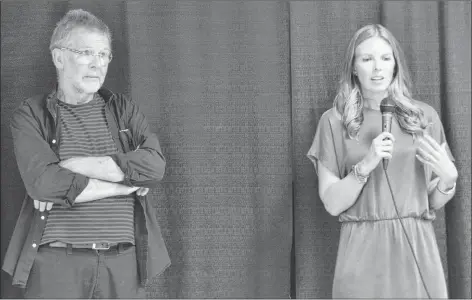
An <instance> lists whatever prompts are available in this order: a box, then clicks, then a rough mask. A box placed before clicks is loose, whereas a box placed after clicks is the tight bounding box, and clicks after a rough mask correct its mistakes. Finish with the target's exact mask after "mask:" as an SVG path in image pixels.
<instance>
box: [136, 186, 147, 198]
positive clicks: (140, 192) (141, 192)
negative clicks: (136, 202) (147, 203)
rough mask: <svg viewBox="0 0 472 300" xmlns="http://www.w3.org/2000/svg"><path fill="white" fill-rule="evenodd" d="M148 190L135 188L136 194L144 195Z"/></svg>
mask: <svg viewBox="0 0 472 300" xmlns="http://www.w3.org/2000/svg"><path fill="white" fill-rule="evenodd" d="M148 192H149V188H145V187H141V188H139V189H137V190H136V195H138V196H146V195H147V193H148Z"/></svg>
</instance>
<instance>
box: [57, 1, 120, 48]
mask: <svg viewBox="0 0 472 300" xmlns="http://www.w3.org/2000/svg"><path fill="white" fill-rule="evenodd" d="M76 28H84V29H89V30H96V31H99V32H101V33H103V34H104V35H105V36H106V37H107V38H108V40H109V41H110V44H111V32H110V29H109V28H108V26H107V25H106V24H105V23H104V22H103V21H102V20H100V19H99V18H97V17H96V16H94V15H93V14H91V13H89V12H88V11H85V10H83V9H73V10H70V11H68V12H67V13H66V15H65V16H64V17H63V18H62V19H61V20H60V21H59V22H57V24H56V28H55V29H54V32H53V33H52V37H51V43H50V44H49V50H50V51H52V50H53V49H54V48H61V47H64V46H66V45H65V44H66V43H67V41H68V39H69V37H70V33H71V32H72V30H74V29H76Z"/></svg>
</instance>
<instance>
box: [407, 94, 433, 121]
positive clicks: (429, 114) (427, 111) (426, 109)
mask: <svg viewBox="0 0 472 300" xmlns="http://www.w3.org/2000/svg"><path fill="white" fill-rule="evenodd" d="M411 101H412V103H413V104H414V105H415V106H416V107H419V108H421V110H423V113H424V116H425V118H426V119H427V120H430V121H434V120H436V119H437V118H439V115H438V112H437V111H436V109H434V107H432V106H431V105H429V104H428V103H426V102H423V101H420V100H414V99H413V100H411Z"/></svg>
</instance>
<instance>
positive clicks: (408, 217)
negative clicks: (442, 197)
mask: <svg viewBox="0 0 472 300" xmlns="http://www.w3.org/2000/svg"><path fill="white" fill-rule="evenodd" d="M400 219H418V220H422V221H432V220H433V219H434V218H433V219H429V218H425V217H423V216H400V217H391V218H382V219H358V220H341V219H340V220H339V222H341V223H372V222H381V221H394V220H400Z"/></svg>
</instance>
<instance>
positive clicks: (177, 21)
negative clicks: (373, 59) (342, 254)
mask: <svg viewBox="0 0 472 300" xmlns="http://www.w3.org/2000/svg"><path fill="white" fill-rule="evenodd" d="M71 8H83V9H86V10H88V11H90V12H92V13H94V14H96V15H97V16H98V17H100V18H102V19H103V20H104V21H105V22H106V23H107V24H108V25H109V27H110V29H111V30H112V32H113V50H114V58H113V61H112V63H111V65H110V67H109V71H108V75H107V79H106V82H105V85H106V86H107V87H109V88H110V89H112V90H113V91H115V92H123V93H126V94H128V95H130V96H131V97H132V98H133V99H134V100H135V101H136V102H137V103H139V105H140V106H141V107H142V108H143V109H144V111H145V113H146V115H147V117H148V118H149V122H150V126H151V127H152V129H153V130H154V131H155V132H156V133H157V134H158V136H159V139H160V141H161V145H162V149H163V151H164V155H165V156H166V158H167V162H168V163H167V170H166V174H165V177H164V180H163V181H162V183H161V184H160V186H159V187H158V188H157V189H154V190H153V191H152V192H151V196H152V198H153V200H154V201H155V203H156V214H157V215H158V218H159V223H160V226H161V227H162V231H163V234H164V239H165V241H166V244H167V246H168V249H169V253H170V256H171V260H172V265H171V267H170V268H169V269H167V270H166V271H165V272H164V273H163V274H161V275H160V276H158V277H157V278H155V279H154V280H153V281H152V282H151V283H150V284H149V286H148V287H147V291H148V296H149V297H152V298H289V297H297V298H329V297H331V284H332V279H333V272H334V265H335V259H336V252H337V247H338V240H339V224H338V222H337V218H335V217H332V216H330V215H329V214H327V213H326V212H325V210H324V207H323V205H322V203H321V201H320V200H319V197H318V193H317V180H316V175H315V172H314V168H313V166H312V164H311V163H310V161H309V160H308V159H307V158H306V152H307V151H308V148H309V146H310V144H311V142H312V139H313V136H314V133H315V131H316V126H317V123H318V121H319V118H320V116H321V114H322V113H323V112H324V111H326V110H327V109H329V108H330V107H331V106H332V100H333V97H334V93H335V89H336V83H337V81H338V78H339V74H340V70H341V63H342V60H343V55H344V51H345V49H346V46H347V43H348V41H349V39H350V38H351V36H352V34H353V33H354V32H355V31H356V30H357V29H358V28H360V27H361V26H363V25H366V24H368V23H381V24H383V25H385V26H386V27H387V28H389V29H390V30H391V31H392V32H393V34H394V35H395V36H396V37H397V39H398V40H399V41H400V43H401V45H402V46H403V48H404V50H405V53H406V55H407V59H408V61H409V68H410V71H411V73H412V78H413V81H414V87H415V88H414V91H413V92H414V96H415V97H416V98H417V99H419V100H422V101H425V102H426V103H428V104H430V105H432V106H433V107H434V108H435V109H436V110H437V111H438V112H439V114H440V116H441V118H442V121H443V124H444V127H445V131H446V136H447V139H448V142H449V144H450V147H451V150H452V153H453V155H454V157H455V159H456V166H457V168H458V170H459V180H458V182H457V193H456V196H455V197H454V198H453V200H451V202H449V203H448V204H447V206H446V208H445V209H441V210H440V211H439V212H438V218H437V219H436V220H435V223H434V224H435V230H436V234H437V240H438V245H439V249H440V253H441V258H442V261H443V264H444V270H445V275H446V278H447V281H448V286H449V294H450V297H452V298H471V275H470V274H471V241H470V237H471V188H470V183H471V172H470V160H471V151H470V148H471V147H470V143H471V130H470V128H471V124H470V115H471V113H470V111H471V69H470V64H471V59H470V58H471V57H470V56H471V38H470V35H471V24H470V23H471V22H470V16H471V11H470V10H471V5H470V2H468V1H463V2H461V1H451V2H449V3H447V2H440V1H430V2H423V1H421V2H420V1H418V2H414V1H313V2H308V1H299V2H298V1H293V2H291V1H279V2H275V1H178V2H171V1H166V2H164V1H145V0H142V1H91V0H89V1H45V0H42V1H21V2H16V1H2V3H1V145H2V153H1V154H2V155H1V209H2V215H1V259H2V261H3V257H4V254H5V251H6V248H7V245H8V242H9V240H10V237H11V234H12V231H13V227H14V225H15V222H16V218H17V216H18V213H19V210H20V207H21V201H22V200H23V193H24V188H23V186H22V181H21V178H20V176H19V173H18V171H17V169H16V162H15V159H14V156H13V149H12V148H13V146H12V140H11V133H10V129H9V126H8V124H9V122H10V116H11V113H12V111H13V109H14V108H15V107H17V106H18V105H19V103H20V102H21V101H22V100H24V99H26V98H28V97H30V96H32V95H35V94H38V93H43V92H48V91H49V90H50V89H51V88H53V86H54V84H55V78H56V74H55V70H54V66H53V64H52V61H51V56H50V54H49V51H48V46H49V40H50V36H51V34H52V30H53V28H54V25H55V23H56V22H57V21H58V20H59V19H60V18H61V17H62V16H63V15H64V14H65V13H66V12H67V10H69V9H71ZM1 283H2V297H3V298H19V297H21V294H20V292H19V290H18V289H16V288H12V287H11V286H10V285H11V280H10V279H9V276H7V275H6V274H5V273H3V272H2V275H1Z"/></svg>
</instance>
